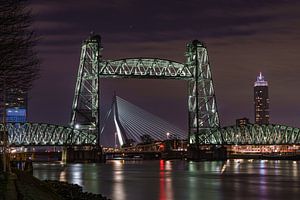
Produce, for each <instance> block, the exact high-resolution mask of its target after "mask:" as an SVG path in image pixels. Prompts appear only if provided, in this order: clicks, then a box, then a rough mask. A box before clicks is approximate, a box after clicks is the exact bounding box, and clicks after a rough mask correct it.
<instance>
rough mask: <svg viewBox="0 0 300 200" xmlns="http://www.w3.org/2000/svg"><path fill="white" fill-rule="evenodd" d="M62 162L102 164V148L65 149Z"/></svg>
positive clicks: (80, 147)
mask: <svg viewBox="0 0 300 200" xmlns="http://www.w3.org/2000/svg"><path fill="white" fill-rule="evenodd" d="M62 162H63V163H73V162H103V152H102V148H100V147H96V146H75V147H66V148H64V150H63V152H62Z"/></svg>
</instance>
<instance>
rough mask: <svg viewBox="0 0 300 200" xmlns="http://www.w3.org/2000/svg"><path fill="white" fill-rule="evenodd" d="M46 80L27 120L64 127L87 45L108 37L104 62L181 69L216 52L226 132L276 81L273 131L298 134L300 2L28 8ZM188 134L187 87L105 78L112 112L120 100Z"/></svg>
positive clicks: (97, 1) (124, 2) (95, 2)
mask: <svg viewBox="0 0 300 200" xmlns="http://www.w3.org/2000/svg"><path fill="white" fill-rule="evenodd" d="M30 7H31V8H32V11H33V13H34V19H35V23H34V29H35V30H36V31H37V33H38V35H39V36H40V37H41V41H40V43H39V45H38V47H37V49H38V53H39V56H40V58H41V60H42V63H41V74H40V78H39V79H38V80H37V81H36V82H35V83H34V87H33V88H32V90H31V92H30V100H29V120H30V121H33V122H47V123H55V124H63V125H67V124H68V123H69V120H70V114H71V106H72V100H73V94H74V88H75V80H76V75H77V69H78V65H79V56H80V48H81V43H82V41H83V40H84V39H86V38H87V37H88V36H89V34H90V32H91V31H93V32H94V33H98V34H100V35H101V36H102V45H103V47H104V50H103V56H104V58H108V59H115V58H123V57H143V56H146V57H159V58H167V59H171V60H175V61H179V62H184V61H185V57H184V53H185V48H186V43H188V42H189V41H192V40H194V39H198V40H200V41H203V42H204V43H205V44H206V46H207V48H208V51H209V57H210V63H211V70H212V73H213V79H214V85H215V92H216V95H217V103H218V109H219V114H220V118H221V125H222V126H225V125H231V124H234V123H235V119H236V118H240V117H248V118H250V120H251V122H253V118H254V106H253V82H254V81H255V79H256V76H257V75H258V74H259V72H262V73H263V74H264V76H265V78H266V79H267V81H268V82H269V96H270V120H271V123H279V124H286V125H291V126H297V127H300V120H299V119H300V117H299V114H300V94H299V85H300V78H299V77H300V76H299V74H300V64H299V61H300V55H299V53H300V2H299V1H297V0H290V1H288V0H255V1H242V0H209V1H208V0H206V1H200V0H198V1H196V0H189V1H184V0H167V1H164V0H161V1H154V0H152V1H142V0H109V1H104V0H87V1H83V0H81V1H79V0H51V1H45V0H44V1H41V0H33V1H31V5H30ZM114 91H116V92H117V94H118V95H119V96H121V97H122V98H124V99H127V100H128V101H131V102H133V103H134V104H136V105H138V106H140V107H142V108H144V109H146V110H148V111H150V112H152V113H154V114H156V115H159V116H160V117H162V118H164V119H166V120H168V121H170V122H171V123H173V124H175V125H177V126H178V127H180V128H182V129H184V130H187V83H186V82H185V81H168V80H160V81H159V80H130V79H127V80H119V79H118V80H117V79H103V80H101V109H102V111H101V112H103V113H105V112H106V111H107V109H108V107H109V105H110V104H111V98H112V94H113V92H114Z"/></svg>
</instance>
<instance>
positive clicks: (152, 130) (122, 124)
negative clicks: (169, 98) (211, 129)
mask: <svg viewBox="0 0 300 200" xmlns="http://www.w3.org/2000/svg"><path fill="white" fill-rule="evenodd" d="M111 114H113V120H114V124H115V129H116V136H117V139H118V144H119V145H120V146H122V145H124V144H125V145H126V144H127V145H130V144H138V143H142V142H144V141H143V137H148V138H147V139H148V140H149V139H150V140H153V141H163V140H166V139H171V138H176V139H181V140H184V139H186V138H187V132H186V131H184V130H181V129H179V128H177V127H176V126H174V125H173V124H171V123H169V122H167V121H165V120H163V119H162V118H160V117H158V116H156V115H154V114H152V113H150V112H148V111H146V110H144V109H142V108H140V107H138V106H136V105H134V104H132V103H130V102H128V101H126V100H125V99H123V98H121V97H119V96H114V98H113V103H112V106H111V108H110V110H109V111H108V113H107V115H106V117H105V122H104V125H103V127H102V129H101V132H100V134H101V135H102V133H103V131H104V128H105V124H106V121H107V119H108V118H109V116H110V115H111Z"/></svg>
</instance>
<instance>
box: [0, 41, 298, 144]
mask: <svg viewBox="0 0 300 200" xmlns="http://www.w3.org/2000/svg"><path fill="white" fill-rule="evenodd" d="M102 51H103V48H102V45H101V38H100V36H98V35H92V36H90V37H89V38H88V39H87V40H85V41H84V42H83V44H82V48H81V57H80V64H79V69H78V76H77V81H76V87H75V95H74V100H73V105H72V114H71V123H70V126H59V125H52V124H44V123H24V124H10V123H8V124H7V125H6V127H4V125H3V124H0V130H1V131H4V130H7V131H8V136H9V143H10V145H11V146H19V145H38V146H43V145H45V146H49V145H85V144H93V145H95V144H99V143H100V134H99V133H101V130H103V128H104V126H103V127H102V128H101V127H100V123H99V122H100V117H101V115H100V113H101V112H103V111H102V110H101V108H100V103H101V99H100V86H101V85H100V84H99V80H100V78H138V79H176V80H185V81H187V85H188V97H187V100H188V102H187V103H188V132H187V133H183V132H182V131H180V130H179V129H177V128H174V127H173V126H171V125H170V124H168V123H167V122H165V121H163V120H158V121H155V120H157V118H155V117H154V116H152V115H148V116H145V117H144V118H140V119H139V121H134V120H133V117H138V116H137V115H134V114H132V113H131V114H130V112H127V110H121V109H125V108H127V109H129V108H135V107H134V106H133V105H132V104H128V102H127V104H126V105H127V106H124V105H125V103H126V100H124V99H121V98H119V97H116V101H115V103H116V105H118V104H119V105H121V106H118V107H116V108H115V111H114V112H115V115H114V116H115V117H114V120H115V121H117V122H118V123H116V129H117V135H118V140H119V143H120V144H122V143H125V142H126V141H128V140H134V141H137V142H138V141H139V136H140V134H146V132H147V131H148V134H150V135H151V137H153V138H154V139H157V140H161V139H163V138H166V135H165V134H166V131H168V132H171V133H172V134H174V136H175V137H178V138H182V137H187V139H188V141H189V143H190V144H238V145H241V144H270V145H276V144H300V130H299V128H294V127H289V126H284V125H278V124H270V125H257V124H249V125H246V126H242V127H239V126H229V127H221V126H220V122H219V115H218V109H217V103H216V98H215V92H214V85H213V80H212V74H211V70H210V63H209V57H208V52H207V49H206V47H205V45H204V44H203V43H202V42H200V41H198V40H194V41H192V42H190V43H188V44H187V48H186V52H185V56H186V61H185V63H179V62H176V61H172V60H167V59H160V58H124V59H117V60H109V59H104V58H103V57H102ZM137 110H139V109H132V110H131V111H134V112H137ZM120 111H121V112H120ZM134 112H133V113H134ZM124 113H125V114H127V115H123V114H124ZM135 114H136V113H135ZM144 114H145V113H144ZM149 116H151V118H147V117H149ZM105 118H106V117H105ZM130 120H131V121H130ZM146 120H150V125H149V123H148V125H146ZM151 123H152V125H151ZM159 123H161V124H160V125H158V124H159ZM154 124H156V125H154ZM134 125H139V129H138V128H137V127H134ZM152 127H156V128H157V129H156V131H154V130H151V128H152ZM162 127H165V128H164V129H161V128H162ZM171 128H173V129H171ZM167 129H168V130H167ZM125 132H126V133H127V135H126V134H123V133H125Z"/></svg>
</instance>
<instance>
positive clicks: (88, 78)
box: [70, 36, 101, 135]
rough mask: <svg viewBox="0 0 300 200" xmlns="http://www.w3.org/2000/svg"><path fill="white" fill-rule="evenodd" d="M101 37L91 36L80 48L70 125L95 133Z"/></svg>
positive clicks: (97, 115) (96, 126)
mask: <svg viewBox="0 0 300 200" xmlns="http://www.w3.org/2000/svg"><path fill="white" fill-rule="evenodd" d="M100 62H101V38H100V36H91V37H90V38H89V39H88V40H86V41H84V43H83V45H82V48H81V57H80V64H79V69H78V75H77V81H76V86H75V95H74V99H73V105H72V114H71V124H70V125H71V127H72V128H73V129H78V130H84V131H88V132H90V133H91V134H94V135H96V134H97V133H98V128H99V78H98V74H99V63H100Z"/></svg>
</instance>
